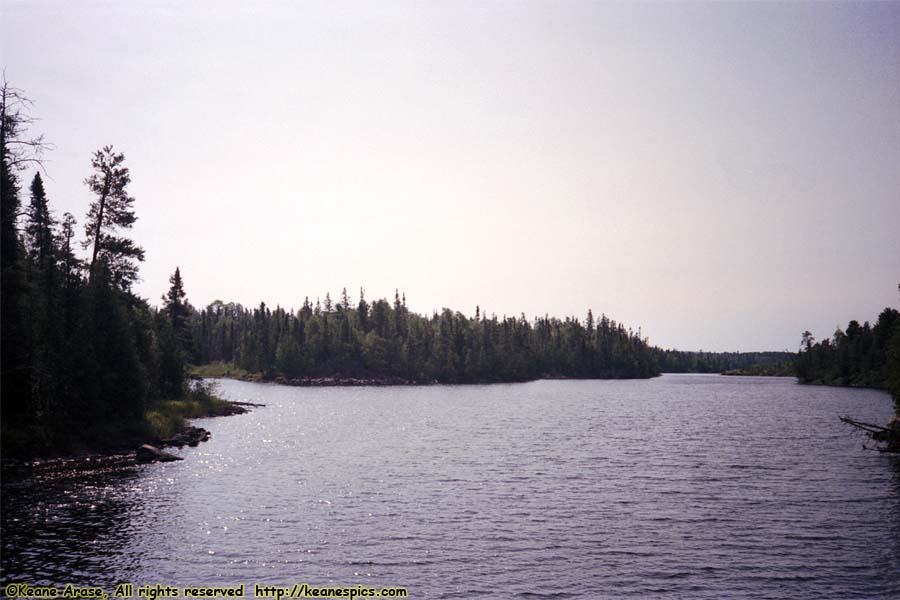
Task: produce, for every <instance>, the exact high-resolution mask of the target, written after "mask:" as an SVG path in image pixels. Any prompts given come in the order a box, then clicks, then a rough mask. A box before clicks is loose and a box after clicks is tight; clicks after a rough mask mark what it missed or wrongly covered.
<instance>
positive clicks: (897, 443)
mask: <svg viewBox="0 0 900 600" xmlns="http://www.w3.org/2000/svg"><path fill="white" fill-rule="evenodd" d="M838 418H839V419H840V420H841V421H842V422H844V423H847V424H848V425H851V426H853V427H856V428H857V429H861V430H863V431H865V432H866V434H867V435H868V436H869V437H870V438H871V439H872V440H873V441H874V442H875V443H876V444H879V445H876V446H875V447H874V448H869V447H867V446H866V445H865V444H863V449H865V450H878V451H879V452H887V453H890V454H900V421H898V420H897V419H894V420H893V421H891V423H890V425H889V426H887V427H885V426H882V425H875V424H873V423H866V422H864V421H857V420H856V419H852V418H850V417H848V416H841V417H838ZM880 444H885V445H884V446H882V445H880Z"/></svg>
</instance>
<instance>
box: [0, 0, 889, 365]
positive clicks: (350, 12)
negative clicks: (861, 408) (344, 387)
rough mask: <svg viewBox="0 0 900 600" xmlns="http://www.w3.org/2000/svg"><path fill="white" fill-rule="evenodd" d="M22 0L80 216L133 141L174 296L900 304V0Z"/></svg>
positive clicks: (754, 338)
mask: <svg viewBox="0 0 900 600" xmlns="http://www.w3.org/2000/svg"><path fill="white" fill-rule="evenodd" d="M0 7H2V11H0V40H2V41H0V63H2V65H3V66H4V67H5V71H6V78H7V80H8V81H9V83H10V84H11V85H13V86H15V87H18V88H21V89H22V90H24V91H25V92H26V94H27V95H28V96H29V97H30V98H31V99H32V100H33V101H34V106H33V109H32V113H33V115H34V116H35V117H38V118H39V119H40V120H39V121H38V122H37V123H36V124H35V126H34V128H33V132H34V133H42V134H44V135H45V137H46V139H47V140H48V141H49V142H52V143H53V144H54V150H53V151H52V152H50V153H48V154H47V156H46V158H47V162H46V165H45V166H46V176H45V184H46V188H47V191H48V195H49V198H50V201H51V204H52V206H53V207H54V209H55V210H56V213H57V214H58V215H61V214H62V213H63V212H65V211H69V212H71V213H73V214H74V215H75V216H76V218H77V219H78V220H79V230H80V229H81V224H83V221H84V215H85V214H86V212H87V207H88V204H89V202H90V201H91V194H90V192H89V190H88V189H87V187H86V186H85V185H84V184H83V180H84V179H85V178H86V177H88V176H89V175H90V173H91V168H90V158H91V155H92V153H93V152H94V151H95V150H97V149H99V148H101V147H103V146H104V145H107V144H112V145H113V146H114V148H115V149H116V150H118V151H121V152H123V153H124V154H125V156H126V161H125V164H126V165H127V166H128V167H129V168H130V171H131V177H132V182H131V185H130V188H129V189H130V193H131V194H132V195H133V196H134V197H135V199H136V201H135V209H136V213H137V216H138V222H137V223H136V224H135V226H134V228H133V230H132V231H131V236H132V237H133V238H134V239H135V240H136V241H137V242H138V243H139V244H140V245H142V246H143V247H144V249H145V250H146V253H147V260H146V262H145V263H144V264H143V266H142V268H141V277H142V281H141V282H140V283H139V284H137V286H136V288H135V289H136V291H137V293H139V294H140V295H142V296H143V297H146V298H149V299H150V301H151V303H154V304H159V302H160V301H159V298H160V296H161V295H162V294H163V293H164V292H165V291H166V289H167V288H168V285H169V283H168V278H169V276H170V275H171V273H172V272H173V271H174V270H175V267H176V266H178V267H180V269H181V273H182V275H183V277H184V281H185V287H186V290H187V293H188V298H189V300H190V301H191V303H192V304H194V305H195V306H201V307H202V306H205V305H206V304H208V303H209V302H211V301H213V300H216V299H221V300H223V301H226V302H227V301H234V302H240V303H242V304H244V305H245V306H257V305H258V304H259V302H260V301H265V302H266V303H267V305H269V306H275V305H281V306H283V307H294V308H299V306H300V305H301V304H302V302H303V299H304V297H306V296H309V297H310V298H311V300H312V301H315V299H316V298H317V297H321V298H323V299H324V295H325V293H326V292H329V291H330V293H331V295H332V297H333V298H336V297H338V296H339V294H340V291H341V289H342V288H344V287H346V288H347V289H348V291H349V293H350V295H351V297H352V298H354V299H355V298H356V297H357V296H358V293H359V289H360V287H364V288H365V290H366V296H367V298H369V299H370V300H371V299H373V298H377V297H388V298H393V294H394V290H395V289H399V290H401V291H402V292H404V293H405V294H406V297H407V301H408V305H409V307H410V308H411V309H412V310H414V311H417V312H420V313H430V312H431V311H432V310H435V309H438V310H439V309H441V308H442V307H450V308H452V309H454V310H459V311H461V312H463V313H465V314H474V312H475V307H476V305H479V306H480V307H481V308H482V310H485V311H487V312H488V314H492V313H494V314H497V315H498V316H502V315H504V314H506V315H519V314H520V313H524V314H525V315H526V316H528V317H529V318H531V317H534V316H536V315H544V314H550V315H556V316H560V317H564V316H567V315H574V316H578V317H580V318H584V315H585V314H586V312H587V309H588V308H591V309H592V310H593V311H594V313H595V314H596V315H599V314H600V313H605V314H607V315H608V316H609V317H611V318H613V319H616V320H618V321H621V322H624V323H625V324H626V325H628V326H630V327H632V328H634V330H636V331H637V330H638V328H640V330H641V333H642V334H643V335H644V336H647V337H649V339H650V342H651V343H653V344H656V345H660V346H663V347H669V348H679V349H684V350H697V349H704V350H708V351H709V350H714V351H753V350H784V349H787V350H790V351H795V350H796V349H797V347H798V345H799V341H800V335H801V333H802V332H803V331H804V330H806V329H809V330H810V331H812V332H813V334H814V335H815V336H816V337H817V338H823V337H827V336H830V335H831V334H832V333H833V332H834V330H835V328H836V327H838V326H846V323H847V322H848V321H849V320H850V319H858V320H860V321H862V320H871V321H874V320H875V319H876V317H877V315H878V313H879V312H880V311H881V310H882V309H883V308H884V307H886V306H893V307H897V306H898V305H900V300H898V291H897V285H898V283H900V2H861V3H854V2H845V3H836V4H830V3H823V2H815V3H811V2H810V3H791V2H775V3H762V2H754V3H738V2H727V3H726V2H720V3H677V2H648V3H608V2H534V3H533V2H413V3H408V2H372V3H356V2H353V3H344V2H322V3H293V2H283V3H278V2H253V3H243V2H234V3H229V2H201V3H191V2H180V1H179V2H140V1H137V2H81V1H80V2H77V3H75V2H37V1H27V2H25V1H12V0H0ZM31 177H32V173H31V172H26V173H23V174H22V178H23V180H24V183H25V184H26V185H23V188H24V189H27V183H28V181H30V178H31Z"/></svg>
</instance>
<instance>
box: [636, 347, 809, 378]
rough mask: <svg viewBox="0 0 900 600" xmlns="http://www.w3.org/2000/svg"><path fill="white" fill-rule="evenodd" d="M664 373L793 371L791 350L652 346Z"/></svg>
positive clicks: (739, 373)
mask: <svg viewBox="0 0 900 600" xmlns="http://www.w3.org/2000/svg"><path fill="white" fill-rule="evenodd" d="M654 353H655V355H656V360H657V362H658V363H659V369H660V371H662V372H663V373H724V374H726V375H782V376H783V375H793V374H794V359H795V358H796V355H795V354H794V353H792V352H703V351H702V350H701V351H699V352H685V351H681V350H663V349H661V348H655V349H654Z"/></svg>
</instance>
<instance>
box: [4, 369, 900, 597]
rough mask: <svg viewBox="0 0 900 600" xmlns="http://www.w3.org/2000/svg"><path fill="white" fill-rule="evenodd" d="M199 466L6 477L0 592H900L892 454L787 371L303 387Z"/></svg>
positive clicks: (60, 470) (114, 463)
mask: <svg viewBox="0 0 900 600" xmlns="http://www.w3.org/2000/svg"><path fill="white" fill-rule="evenodd" d="M218 385H219V392H220V395H222V396H223V397H225V398H228V399H231V400H241V401H248V402H256V403H262V404H266V407H264V408H256V409H253V412H251V413H249V414H246V415H240V416H233V417H225V418H218V419H203V420H199V421H198V422H197V424H198V425H200V426H202V427H205V428H207V429H209V430H210V431H211V432H212V439H211V440H210V441H209V442H207V443H204V444H201V445H200V446H199V447H197V448H185V449H184V450H182V451H178V450H174V452H176V453H179V454H181V455H182V456H184V457H185V458H186V460H184V461H182V462H178V463H166V464H162V463H160V464H152V465H143V466H134V465H130V464H125V463H123V461H120V460H116V459H111V458H107V459H100V460H95V461H93V464H92V465H91V466H90V467H89V468H88V467H85V466H84V463H83V461H82V462H70V463H63V464H61V465H57V466H56V467H54V468H52V469H39V470H38V471H37V472H36V473H35V474H34V475H32V476H28V477H24V478H22V477H10V476H9V475H7V476H6V477H5V478H4V482H3V490H2V491H3V494H2V552H3V554H2V560H3V573H2V580H3V584H4V585H5V584H6V583H8V582H12V581H22V582H27V583H31V584H42V583H43V584H56V585H59V584H63V583H69V582H72V583H81V584H97V585H104V586H107V587H108V588H109V591H111V588H112V586H113V585H114V584H115V583H117V582H119V581H130V582H133V583H135V584H138V585H141V584H144V583H157V582H159V583H163V584H172V585H204V584H205V585H213V584H219V585H227V584H232V585H233V584H237V583H245V584H246V585H247V586H249V588H250V590H249V592H248V597H252V586H253V583H257V582H259V583H266V584H291V583H294V582H307V583H309V584H311V585H319V586H356V585H357V584H363V585H365V586H372V587H385V586H405V587H407V588H408V590H409V594H410V597H411V598H481V597H484V598H488V597H491V598H542V597H547V598H786V597H790V598H816V599H824V598H835V599H846V598H889V597H894V598H897V597H900V460H898V458H897V457H891V456H887V455H881V454H878V453H876V452H869V451H864V450H863V449H862V443H863V442H864V441H865V437H864V436H863V435H862V434H860V433H858V432H856V431H854V430H852V429H851V428H850V427H848V426H846V425H844V424H842V423H840V422H839V421H838V418H837V417H838V415H841V414H851V415H853V416H854V417H856V418H858V419H860V420H863V421H870V422H876V423H882V422H885V421H886V420H887V419H889V417H890V415H891V414H892V405H891V401H890V398H889V396H888V395H887V394H886V393H884V392H879V391H873V390H859V389H843V388H828V387H818V386H800V385H797V384H795V383H794V381H793V380H792V379H785V378H749V377H748V378H745V377H722V376H714V375H664V376H662V377H659V378H656V379H652V380H633V381H536V382H532V383H524V384H510V385H489V386H429V387H366V388H364V387H357V388H297V387H283V386H277V385H272V384H258V383H245V382H239V381H229V380H223V381H219V382H218Z"/></svg>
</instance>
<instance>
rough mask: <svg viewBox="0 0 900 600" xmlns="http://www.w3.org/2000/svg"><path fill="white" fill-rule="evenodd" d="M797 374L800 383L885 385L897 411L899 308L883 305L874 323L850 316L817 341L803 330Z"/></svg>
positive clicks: (899, 408)
mask: <svg viewBox="0 0 900 600" xmlns="http://www.w3.org/2000/svg"><path fill="white" fill-rule="evenodd" d="M898 289H900V286H898ZM797 378H798V380H799V381H800V382H801V383H817V384H825V385H846V386H857V387H873V388H880V389H886V390H888V391H890V392H891V395H892V396H893V398H894V404H895V405H896V407H897V414H900V312H898V311H897V310H896V309H893V308H885V309H884V310H883V311H882V312H881V314H879V315H878V320H877V321H876V322H875V325H870V324H869V322H868V321H866V322H864V323H863V324H862V325H860V324H859V322H858V321H856V320H853V321H850V322H849V323H848V324H847V328H846V329H843V330H842V329H840V328H838V329H837V331H835V332H834V335H833V336H832V337H831V338H826V339H823V340H819V341H816V339H815V338H814V337H813V335H812V334H811V333H810V332H809V331H805V332H803V337H802V341H801V343H800V353H799V355H798V358H797Z"/></svg>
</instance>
